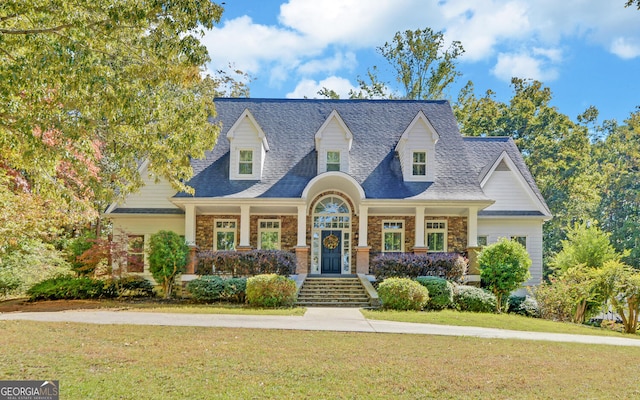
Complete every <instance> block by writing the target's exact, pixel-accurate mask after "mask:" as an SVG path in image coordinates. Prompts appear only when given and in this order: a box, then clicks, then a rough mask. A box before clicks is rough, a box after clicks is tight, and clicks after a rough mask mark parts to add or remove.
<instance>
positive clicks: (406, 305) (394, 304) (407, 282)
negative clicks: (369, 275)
mask: <svg viewBox="0 0 640 400" xmlns="http://www.w3.org/2000/svg"><path fill="white" fill-rule="evenodd" d="M378 296H380V300H381V301H382V307H384V308H388V309H392V310H418V311H419V310H422V309H423V308H424V306H425V305H426V304H427V302H428V301H429V291H428V290H427V288H426V287H424V286H422V285H421V284H419V283H418V282H416V281H414V280H412V279H409V278H387V279H385V280H384V281H382V283H380V286H378Z"/></svg>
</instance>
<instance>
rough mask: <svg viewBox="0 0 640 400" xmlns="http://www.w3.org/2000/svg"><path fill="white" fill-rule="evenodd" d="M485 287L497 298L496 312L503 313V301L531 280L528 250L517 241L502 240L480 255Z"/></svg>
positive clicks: (479, 262) (486, 248)
mask: <svg viewBox="0 0 640 400" xmlns="http://www.w3.org/2000/svg"><path fill="white" fill-rule="evenodd" d="M478 265H479V267H480V278H481V279H482V283H483V286H484V285H486V286H487V287H488V289H489V290H490V291H491V292H492V293H493V294H494V295H495V296H496V299H497V302H496V311H498V312H501V311H502V305H503V304H502V303H503V299H504V298H505V297H506V296H508V295H509V293H511V292H512V291H514V290H516V289H517V288H519V287H520V285H521V284H522V283H523V282H524V281H526V280H527V279H529V277H530V274H529V267H530V266H531V258H530V257H529V253H527V249H525V248H524V246H523V245H521V244H520V243H518V242H516V241H515V240H509V239H507V238H502V239H500V240H499V241H498V242H497V243H494V244H491V245H489V246H487V247H485V248H483V249H482V251H481V252H480V254H479V255H478Z"/></svg>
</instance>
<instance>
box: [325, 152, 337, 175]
mask: <svg viewBox="0 0 640 400" xmlns="http://www.w3.org/2000/svg"><path fill="white" fill-rule="evenodd" d="M329 171H340V152H339V151H327V172H329Z"/></svg>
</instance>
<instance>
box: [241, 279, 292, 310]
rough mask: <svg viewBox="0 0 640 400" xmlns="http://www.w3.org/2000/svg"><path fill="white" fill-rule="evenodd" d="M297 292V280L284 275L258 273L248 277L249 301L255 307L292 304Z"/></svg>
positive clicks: (247, 293)
mask: <svg viewBox="0 0 640 400" xmlns="http://www.w3.org/2000/svg"><path fill="white" fill-rule="evenodd" d="M296 292H297V287H296V282H295V281H294V280H293V279H290V278H287V277H285V276H282V275H276V274H265V275H256V276H253V277H251V278H249V279H247V291H246V296H247V303H249V304H250V305H252V306H255V307H284V306H287V307H288V306H292V305H293V304H294V303H295V302H296Z"/></svg>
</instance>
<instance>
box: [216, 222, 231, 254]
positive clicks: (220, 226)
mask: <svg viewBox="0 0 640 400" xmlns="http://www.w3.org/2000/svg"><path fill="white" fill-rule="evenodd" d="M213 237H214V243H213V249H214V250H217V251H222V250H235V249H236V221H235V220H228V219H219V220H216V221H215V224H214V228H213Z"/></svg>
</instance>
